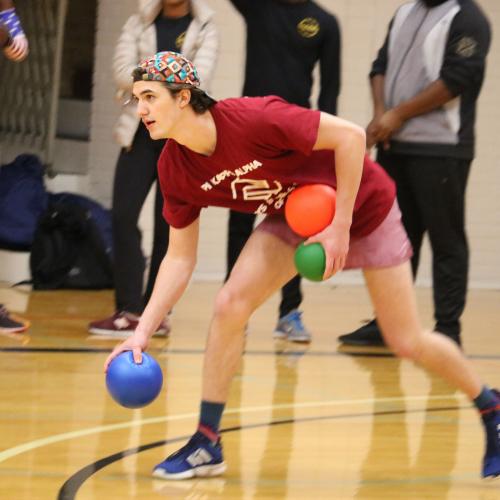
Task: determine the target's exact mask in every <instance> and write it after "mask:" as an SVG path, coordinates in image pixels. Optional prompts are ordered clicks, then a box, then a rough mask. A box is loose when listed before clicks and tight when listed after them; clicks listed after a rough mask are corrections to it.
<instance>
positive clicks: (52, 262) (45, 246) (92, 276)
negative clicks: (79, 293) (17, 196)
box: [30, 203, 113, 290]
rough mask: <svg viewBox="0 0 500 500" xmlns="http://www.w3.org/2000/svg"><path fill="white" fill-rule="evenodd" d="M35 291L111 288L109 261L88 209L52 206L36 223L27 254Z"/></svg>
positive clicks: (72, 205)
mask: <svg viewBox="0 0 500 500" xmlns="http://www.w3.org/2000/svg"><path fill="white" fill-rule="evenodd" d="M30 269H31V278H32V283H33V288H34V289H35V290H55V289H59V288H75V289H92V290H96V289H103V288H112V287H113V271H112V264H111V258H110V255H109V253H108V252H107V251H106V246H105V243H104V241H103V238H102V236H101V234H100V232H99V229H98V227H97V225H96V223H95V221H94V220H93V218H92V213H91V211H90V210H88V209H86V208H84V207H82V206H78V205H76V204H67V203H53V204H51V205H49V208H48V209H47V210H46V212H45V213H44V214H43V215H42V216H41V218H40V219H39V222H38V226H37V229H36V231H35V236H34V240H33V244H32V247H31V255H30Z"/></svg>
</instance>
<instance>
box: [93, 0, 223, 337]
mask: <svg viewBox="0 0 500 500" xmlns="http://www.w3.org/2000/svg"><path fill="white" fill-rule="evenodd" d="M213 16H214V12H213V11H212V10H211V9H210V8H209V7H208V6H207V5H206V4H205V2H204V1H203V0H163V1H162V0H139V9H138V12H137V13H136V14H134V15H132V16H131V17H130V18H129V19H128V21H127V22H126V23H125V25H124V27H123V29H122V32H121V35H120V38H119V40H118V44H117V46H116V49H115V55H114V63H113V69H114V77H115V81H116V84H117V87H118V98H119V99H121V100H122V101H123V100H128V101H129V102H128V103H127V104H126V105H125V106H124V109H123V111H122V113H121V115H120V117H119V119H118V123H117V125H116V127H115V131H114V136H115V139H116V140H117V142H118V144H120V146H122V150H121V152H120V156H119V158H118V163H117V165H116V173H115V179H114V185H113V207H112V213H113V247H114V249H113V253H114V278H115V312H114V314H112V315H111V316H110V317H107V318H105V319H102V320H98V321H93V322H91V323H90V324H89V332H90V333H93V334H97V335H128V334H132V332H133V331H134V330H135V327H136V326H137V323H138V320H139V317H140V315H141V314H142V310H143V308H144V305H145V304H146V303H147V302H148V300H149V297H150V296H151V292H152V290H153V285H154V282H155V279H156V275H157V273H158V268H159V266H160V263H161V260H162V259H163V257H164V255H165V252H166V249H167V247H168V238H169V227H168V225H167V223H166V222H165V220H164V219H163V217H162V208H163V200H162V196H161V193H160V190H159V186H158V183H157V161H158V158H159V156H160V153H161V150H162V148H163V145H164V144H165V141H164V140H159V141H154V140H152V139H151V138H150V137H149V134H148V132H147V130H146V128H145V127H144V124H142V123H141V122H140V119H139V117H138V116H137V113H136V109H135V108H136V106H135V104H134V103H132V102H131V100H130V97H131V90H132V79H131V74H132V70H133V69H134V68H135V67H136V66H137V64H138V62H139V61H140V60H141V59H143V58H144V57H146V56H148V55H150V54H153V53H155V52H158V51H166V50H174V51H177V52H182V53H183V54H184V55H185V56H186V57H189V58H190V59H192V60H193V61H194V62H195V63H196V66H197V67H198V68H199V73H200V78H201V81H203V85H204V86H205V87H206V88H209V87H210V83H211V80H212V77H213V73H214V69H215V64H216V58H217V48H218V34H217V29H216V26H215V24H214V21H213ZM155 182H156V198H155V208H154V235H153V249H152V254H151V262H150V268H149V276H148V280H147V285H146V290H145V292H144V293H143V281H144V271H145V261H144V256H143V254H142V249H141V233H140V230H139V228H138V220H139V215H140V212H141V209H142V206H143V204H144V201H145V200H146V197H147V194H148V192H149V190H150V188H151V186H152V185H153V183H155ZM169 331H170V325H169V321H168V317H167V318H165V320H164V321H163V322H162V323H161V324H160V325H159V327H158V329H157V331H156V334H157V335H167V334H168V333H169Z"/></svg>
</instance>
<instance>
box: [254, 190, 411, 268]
mask: <svg viewBox="0 0 500 500" xmlns="http://www.w3.org/2000/svg"><path fill="white" fill-rule="evenodd" d="M255 230H256V231H266V232H268V233H271V234H274V235H275V236H277V237H278V238H280V239H282V240H283V241H285V242H286V243H288V244H289V245H291V246H293V247H297V246H298V245H299V244H300V243H301V242H302V241H304V238H303V237H302V236H299V235H298V234H296V233H294V232H293V231H292V230H291V229H290V227H289V226H288V224H287V223H286V221H285V217H284V216H283V215H268V216H267V217H266V218H265V219H264V220H263V221H262V222H261V223H260V224H259V225H258V226H257V227H256V228H255ZM412 254H413V250H412V247H411V243H410V240H409V239H408V236H407V235H406V231H405V229H404V227H403V223H402V222H401V212H400V210H399V206H398V202H397V201H396V200H395V201H394V204H393V205H392V208H391V209H390V210H389V213H388V214H387V216H386V218H385V219H384V220H383V221H382V223H381V224H380V225H379V226H378V227H376V228H375V229H374V230H373V231H372V232H371V233H370V234H367V235H366V236H362V237H360V238H351V241H350V243H349V253H348V254H347V260H346V265H345V268H344V269H365V268H370V267H375V268H376V267H393V266H397V265H398V264H402V263H403V262H406V261H407V260H409V259H410V258H411V256H412Z"/></svg>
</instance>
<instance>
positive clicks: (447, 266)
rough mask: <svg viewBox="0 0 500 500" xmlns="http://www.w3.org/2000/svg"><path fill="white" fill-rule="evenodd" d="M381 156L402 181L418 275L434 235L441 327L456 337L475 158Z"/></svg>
mask: <svg viewBox="0 0 500 500" xmlns="http://www.w3.org/2000/svg"><path fill="white" fill-rule="evenodd" d="M377 160H378V162H379V163H380V164H381V165H382V166H383V167H384V168H385V170H386V171H387V172H388V174H389V175H390V176H391V177H392V178H393V179H394V180H395V182H396V187H397V198H398V203H399V207H400V208H401V213H402V215H403V224H404V226H405V229H406V232H407V233H408V237H409V238H410V241H411V244H412V245H413V252H414V254H413V258H412V270H413V275H414V276H416V274H417V270H418V265H419V260H420V250H421V247H422V241H423V238H424V235H425V233H427V234H428V236H429V241H430V245H431V249H432V278H433V293H434V317H435V320H436V326H435V329H436V330H437V331H439V332H441V333H444V334H446V335H449V336H451V337H455V338H456V337H458V335H459V334H460V317H461V315H462V313H463V310H464V307H465V300H466V294H467V278H468V271H469V248H468V244H467V236H466V233H465V189H466V186H467V179H468V175H469V170H470V164H471V162H470V160H460V159H455V158H439V157H431V156H410V155H400V154H393V153H388V152H383V151H381V152H380V153H379V156H378V158H377Z"/></svg>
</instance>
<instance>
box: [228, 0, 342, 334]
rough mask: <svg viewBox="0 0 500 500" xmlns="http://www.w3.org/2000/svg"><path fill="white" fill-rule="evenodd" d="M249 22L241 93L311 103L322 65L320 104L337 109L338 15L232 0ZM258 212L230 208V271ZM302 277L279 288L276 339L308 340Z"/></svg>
mask: <svg viewBox="0 0 500 500" xmlns="http://www.w3.org/2000/svg"><path fill="white" fill-rule="evenodd" d="M231 3H232V4H233V5H234V7H235V8H236V9H237V10H238V11H239V12H240V13H241V15H242V16H243V18H244V20H245V23H246V27H247V42H246V67H245V82H244V86H243V95H245V96H251V97H256V96H264V95H271V94H274V95H277V96H279V97H282V98H283V99H286V100H287V101H288V102H290V103H293V104H298V105H300V106H304V107H308V108H309V107H310V95H311V88H312V84H313V74H312V73H313V69H314V66H315V64H316V63H317V62H319V64H320V77H321V82H320V83H321V85H320V87H321V88H320V95H319V98H318V108H319V109H320V110H321V111H326V112H328V113H331V114H336V112H337V98H338V95H339V91H340V30H339V25H338V22H337V20H336V18H335V17H334V16H333V15H331V14H329V13H328V12H326V11H325V10H323V9H322V8H321V7H319V6H318V5H317V4H315V3H314V2H312V1H309V0H259V1H258V2H255V1H253V0H231ZM255 218H256V214H244V213H240V212H236V211H234V210H231V211H230V213H229V224H228V246H227V276H226V280H227V278H228V277H229V275H230V273H231V270H232V269H233V266H234V264H235V262H236V260H237V258H238V256H239V254H240V252H241V250H242V248H243V246H244V245H245V243H246V241H247V240H248V238H249V236H250V234H251V232H252V229H253V225H254V222H255ZM300 280H301V279H300V276H298V275H297V276H295V277H294V278H293V279H292V280H290V281H289V282H288V283H287V284H286V285H285V286H284V287H283V288H282V290H281V294H282V300H281V303H280V307H279V320H278V324H277V326H276V329H275V331H274V336H275V338H286V339H288V340H291V341H296V342H309V341H310V340H311V334H310V333H309V331H308V330H307V329H306V328H305V327H304V325H303V323H302V319H301V312H300V311H299V310H298V308H299V306H300V304H301V302H302V292H301V288H300Z"/></svg>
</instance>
